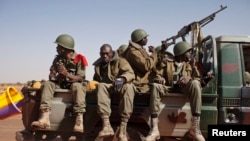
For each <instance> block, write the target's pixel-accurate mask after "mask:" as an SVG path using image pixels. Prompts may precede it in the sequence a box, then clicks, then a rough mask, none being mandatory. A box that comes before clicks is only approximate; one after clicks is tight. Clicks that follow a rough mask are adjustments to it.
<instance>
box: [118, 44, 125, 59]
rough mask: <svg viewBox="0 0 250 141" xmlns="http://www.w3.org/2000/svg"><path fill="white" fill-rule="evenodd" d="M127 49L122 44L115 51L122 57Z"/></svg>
mask: <svg viewBox="0 0 250 141" xmlns="http://www.w3.org/2000/svg"><path fill="white" fill-rule="evenodd" d="M127 48H128V45H125V44H122V45H120V46H119V48H118V49H117V52H118V54H119V56H120V57H123V56H124V52H125V51H126V49H127Z"/></svg>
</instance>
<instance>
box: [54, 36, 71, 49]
mask: <svg viewBox="0 0 250 141" xmlns="http://www.w3.org/2000/svg"><path fill="white" fill-rule="evenodd" d="M55 43H57V44H58V45H60V46H62V47H64V48H66V49H71V50H74V46H75V42H74V39H73V38H72V37H71V36H70V35H68V34H61V35H59V36H58V37H57V38H56V41H55Z"/></svg>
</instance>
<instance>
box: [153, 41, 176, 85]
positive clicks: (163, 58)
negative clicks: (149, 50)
mask: <svg viewBox="0 0 250 141" xmlns="http://www.w3.org/2000/svg"><path fill="white" fill-rule="evenodd" d="M167 46H168V45H167V44H162V45H160V46H157V47H156V48H155V52H157V55H158V62H157V64H156V66H155V68H154V72H155V73H156V75H160V76H162V77H163V78H164V79H165V80H166V83H165V85H166V86H170V87H172V86H173V75H174V71H175V68H174V55H173V54H172V53H171V52H169V51H166V49H167Z"/></svg>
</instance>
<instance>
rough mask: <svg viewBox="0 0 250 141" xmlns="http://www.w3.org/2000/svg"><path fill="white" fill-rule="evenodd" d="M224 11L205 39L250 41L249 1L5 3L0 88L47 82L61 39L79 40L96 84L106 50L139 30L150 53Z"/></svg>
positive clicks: (0, 16)
mask: <svg viewBox="0 0 250 141" xmlns="http://www.w3.org/2000/svg"><path fill="white" fill-rule="evenodd" d="M220 5H223V6H227V8H226V9H225V10H223V11H221V12H220V13H218V14H217V15H216V17H215V19H214V20H213V21H212V22H210V23H209V24H207V25H206V26H204V27H203V28H202V33H203V36H207V35H212V36H214V37H217V36H220V35H246V36H249V35H250V18H249V15H250V8H249V6H250V1H249V0H154V1H153V0H143V1H142V0H126V1H125V0H124V1H119V0H106V1H104V0H74V1H73V0H53V1H52V0H22V1H21V0H1V1H0V25H1V28H0V48H1V55H0V65H1V67H0V83H17V82H21V83H25V82H27V81H29V80H41V79H46V80H47V79H48V74H49V67H50V65H51V63H52V60H53V59H54V57H55V55H56V46H57V45H56V44H55V43H54V41H55V39H56V37H57V36H58V35H60V34H69V35H71V36H72V37H73V38H74V40H75V51H76V52H77V53H81V54H83V55H84V56H85V57H86V58H87V60H88V64H89V65H88V66H87V68H86V79H87V80H92V78H93V75H94V68H93V65H92V64H93V62H94V61H95V60H96V59H98V58H99V49H100V47H101V45H102V44H105V43H108V44H110V45H111V46H112V48H113V49H114V50H115V49H117V48H118V47H119V46H120V45H121V44H128V42H129V40H130V37H131V33H132V32H133V31H134V30H135V29H138V28H140V29H144V30H145V31H146V32H147V34H149V36H148V44H147V45H146V47H147V46H150V45H152V46H158V45H160V43H161V41H162V40H165V39H167V38H169V37H171V36H174V35H176V34H177V32H178V31H179V30H180V29H181V28H182V27H183V26H185V25H188V24H189V23H191V22H194V21H198V20H201V19H203V18H204V17H206V16H208V15H210V14H211V13H213V12H215V11H217V10H219V9H220ZM187 37H188V35H187ZM168 50H169V51H170V52H172V47H171V46H170V47H169V48H168Z"/></svg>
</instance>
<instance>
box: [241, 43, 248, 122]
mask: <svg viewBox="0 0 250 141" xmlns="http://www.w3.org/2000/svg"><path fill="white" fill-rule="evenodd" d="M240 46H241V47H242V52H243V53H242V54H243V58H242V60H244V61H242V64H243V67H244V68H243V76H244V77H243V87H242V98H241V109H242V110H241V111H242V124H250V43H248V44H245V43H244V44H241V45H240Z"/></svg>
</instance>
